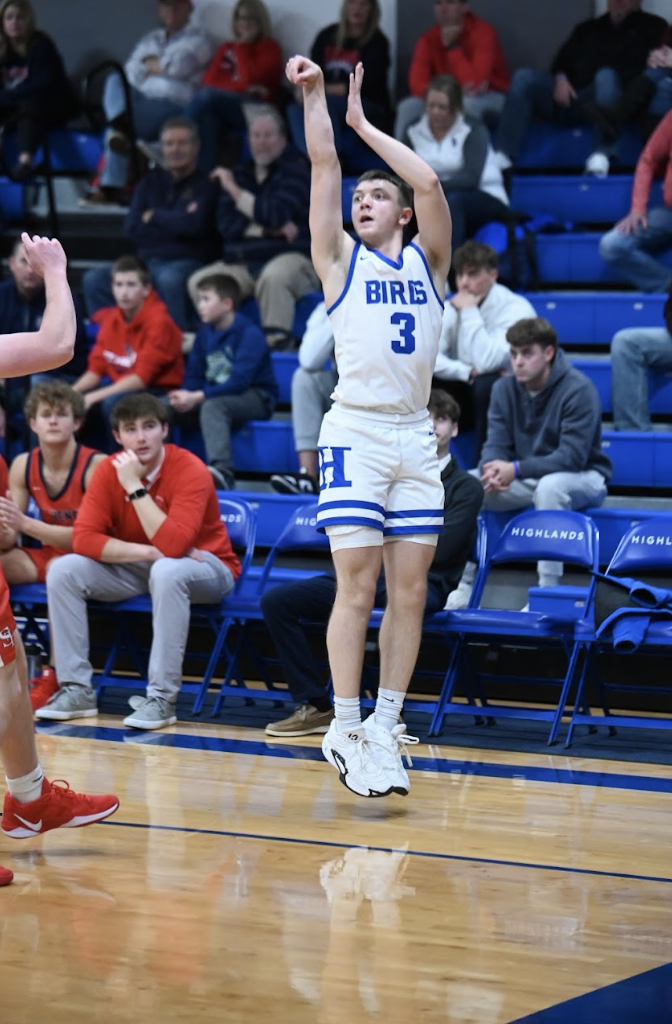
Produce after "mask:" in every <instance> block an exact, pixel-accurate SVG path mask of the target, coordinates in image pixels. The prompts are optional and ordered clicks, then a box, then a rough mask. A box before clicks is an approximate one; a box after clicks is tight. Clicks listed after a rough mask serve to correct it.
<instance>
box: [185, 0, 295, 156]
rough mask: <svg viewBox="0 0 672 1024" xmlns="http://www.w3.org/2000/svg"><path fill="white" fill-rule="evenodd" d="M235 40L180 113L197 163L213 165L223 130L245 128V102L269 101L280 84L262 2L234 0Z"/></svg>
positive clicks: (218, 56)
mask: <svg viewBox="0 0 672 1024" xmlns="http://www.w3.org/2000/svg"><path fill="white" fill-rule="evenodd" d="M231 30H232V32H233V36H234V38H233V39H232V40H230V41H229V42H226V43H222V45H221V46H220V47H219V49H218V50H217V52H216V53H215V56H214V57H213V58H212V60H211V62H210V65H209V67H208V69H207V71H206V72H205V75H204V76H203V85H202V88H201V89H199V90H198V92H197V93H196V95H195V96H194V98H193V100H192V101H191V103H189V105H188V106H187V108H186V109H185V111H184V116H185V117H188V118H190V119H191V120H192V121H195V122H196V124H197V125H198V128H199V132H200V137H201V151H200V155H199V165H200V167H202V168H203V170H204V171H211V170H213V168H214V167H215V166H216V165H217V163H218V162H219V161H218V157H219V140H220V136H221V135H222V133H223V132H225V131H227V130H231V129H244V128H245V127H246V121H245V114H244V109H243V108H244V104H245V103H272V102H273V101H274V100H275V96H276V93H277V91H278V88H279V86H280V77H281V75H282V52H281V50H280V46H279V45H278V43H277V42H276V41H275V39H272V38H271V21H270V18H269V14H268V10H267V9H266V6H265V4H264V3H263V2H262V0H238V3H237V4H236V6H235V7H234V8H233V13H232V15H231Z"/></svg>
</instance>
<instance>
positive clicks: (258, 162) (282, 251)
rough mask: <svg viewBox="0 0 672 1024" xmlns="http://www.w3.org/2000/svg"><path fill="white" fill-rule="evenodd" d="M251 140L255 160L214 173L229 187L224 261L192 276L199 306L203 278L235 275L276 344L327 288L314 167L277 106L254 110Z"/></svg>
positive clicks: (220, 222) (220, 216) (223, 210)
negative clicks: (317, 237) (304, 302)
mask: <svg viewBox="0 0 672 1024" xmlns="http://www.w3.org/2000/svg"><path fill="white" fill-rule="evenodd" d="M249 142H250V153H251V159H250V160H248V161H247V162H246V163H243V164H238V165H237V166H236V167H234V168H233V170H229V169H228V168H226V167H216V168H215V170H214V171H213V172H212V175H211V177H213V178H214V179H216V180H217V181H218V182H219V184H220V186H221V192H220V197H219V203H218V206H217V227H218V228H219V232H220V235H221V236H222V259H221V261H218V262H217V263H213V264H210V265H209V266H207V267H204V268H203V269H202V270H200V271H198V273H196V274H192V276H191V277H190V278H189V292H190V294H191V298H192V301H193V302H194V304H196V298H197V291H198V283H199V281H200V280H201V278H203V277H210V276H211V275H212V274H229V275H230V276H231V277H233V278H235V280H236V281H237V282H238V286H239V288H240V291H241V298H242V300H243V301H245V299H248V298H250V296H251V295H254V296H255V297H256V299H257V302H258V303H259V311H260V314H261V323H262V326H263V327H264V329H265V330H266V337H267V340H268V343H269V345H271V346H273V345H275V344H276V343H277V342H278V341H280V340H281V339H285V338H286V336H287V334H288V333H290V332H291V329H292V324H293V321H294V311H295V305H296V301H297V299H300V298H301V297H302V296H303V295H305V294H306V293H307V292H311V291H317V290H318V289H319V288H320V281H319V278H318V276H317V274H316V273H315V270H314V269H313V264H312V263H311V261H310V232H309V230H308V208H309V203H310V164H309V163H308V161H307V159H306V158H305V156H304V155H303V154H302V153H299V152H297V150H296V149H295V148H294V147H293V146H291V145H289V144H288V142H287V136H286V130H285V124H284V121H283V120H282V118H281V116H280V114H279V113H278V111H277V110H276V109H275V108H274V107H271V106H265V105H262V104H259V105H258V106H255V107H254V108H253V109H252V111H251V113H250V115H249Z"/></svg>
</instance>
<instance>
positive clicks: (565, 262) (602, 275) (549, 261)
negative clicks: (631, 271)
mask: <svg viewBox="0 0 672 1024" xmlns="http://www.w3.org/2000/svg"><path fill="white" fill-rule="evenodd" d="M602 234H603V233H602V232H599V231H585V232H581V233H577V232H567V233H566V234H559V235H543V234H538V235H536V236H535V242H536V253H537V263H538V266H539V279H540V280H541V281H561V282H567V283H579V282H581V283H585V284H603V283H606V284H608V283H612V282H613V283H616V282H622V278H621V276H620V275H619V274H618V273H617V272H616V271H615V270H614V269H613V268H612V267H611V266H610V265H609V264H608V263H606V262H605V261H604V260H603V259H602V257H601V256H600V252H599V243H600V239H601V238H602ZM659 258H660V260H661V262H662V263H664V264H665V266H667V267H672V249H670V250H668V251H667V252H665V253H662V254H661V255H660V257H659Z"/></svg>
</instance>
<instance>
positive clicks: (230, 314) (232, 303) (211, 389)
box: [168, 274, 278, 490]
mask: <svg viewBox="0 0 672 1024" xmlns="http://www.w3.org/2000/svg"><path fill="white" fill-rule="evenodd" d="M239 304H240V288H239V287H238V284H237V282H236V281H235V280H234V278H232V277H229V276H227V275H226V274H213V275H211V276H210V277H205V278H203V279H202V280H201V281H200V283H199V285H198V295H197V299H196V305H197V308H198V314H199V316H200V318H201V320H202V321H203V324H202V326H201V327H200V328H199V330H198V331H197V333H196V337H195V339H194V346H193V348H192V350H191V352H190V353H189V359H188V362H187V369H186V373H185V377H184V384H183V386H182V387H181V388H180V389H179V390H177V391H171V392H170V393H169V395H168V402H169V403H170V406H171V408H172V410H173V420H174V422H175V423H176V424H177V425H179V426H185V427H194V426H196V425H198V424H199V423H200V427H201V432H202V434H203V441H204V443H205V451H206V456H207V460H208V468H209V470H210V472H211V474H212V476H213V478H214V481H215V485H216V486H217V488H218V489H219V490H231V489H232V488H233V481H234V466H233V457H232V454H231V431H232V430H235V429H237V428H238V427H242V425H243V424H244V423H247V421H248V420H267V419H270V417H271V416H272V415H273V410H274V409H275V403H276V402H277V399H278V385H277V382H276V380H275V374H274V373H273V366H272V364H271V353H270V351H269V348H268V345H267V344H266V338H265V337H264V333H263V331H261V330H260V328H259V327H257V326H256V324H253V323H252V321H251V320H248V319H247V317H244V316H242V315H241V314H240V313H237V312H236V310H237V308H238V306H239Z"/></svg>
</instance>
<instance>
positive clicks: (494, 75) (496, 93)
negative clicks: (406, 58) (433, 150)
mask: <svg viewBox="0 0 672 1024" xmlns="http://www.w3.org/2000/svg"><path fill="white" fill-rule="evenodd" d="M434 12H435V14H436V25H435V26H434V28H430V29H429V31H427V32H424V33H423V34H422V35H421V36H420V38H419V39H418V42H417V44H416V47H415V51H414V53H413V58H412V60H411V67H410V70H409V73H408V88H409V91H410V94H411V95H410V96H408V97H407V98H406V99H404V100H402V101H401V102H400V103H399V104H398V106H397V120H396V123H395V127H394V134H395V135H396V137H397V138H398V139H402V140H404V141H405V136H406V130H407V129H408V127H409V126H410V125H411V124H413V123H414V121H418V120H419V119H420V118H421V117H422V115H423V113H424V97H425V94H426V92H427V87H428V85H429V83H430V81H431V79H432V78H435V77H436V76H437V75H452V77H453V78H456V79H457V81H458V82H459V83H460V85H461V86H462V91H463V93H464V112H465V114H466V115H467V116H468V117H472V118H475V119H477V120H486V121H492V122H494V121H496V120H497V118H498V116H499V113H500V111H501V109H502V107H503V106H504V99H505V93H506V92H507V90H508V88H509V71H508V68H507V66H506V58H505V57H504V51H503V50H502V47H501V44H500V42H499V39H498V37H497V33H496V31H495V29H494V28H493V27H492V25H490V24H489V22H487V21H483V19H482V18H477V17H476V15H475V14H472V13H471V11H470V10H469V3H468V0H434Z"/></svg>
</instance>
